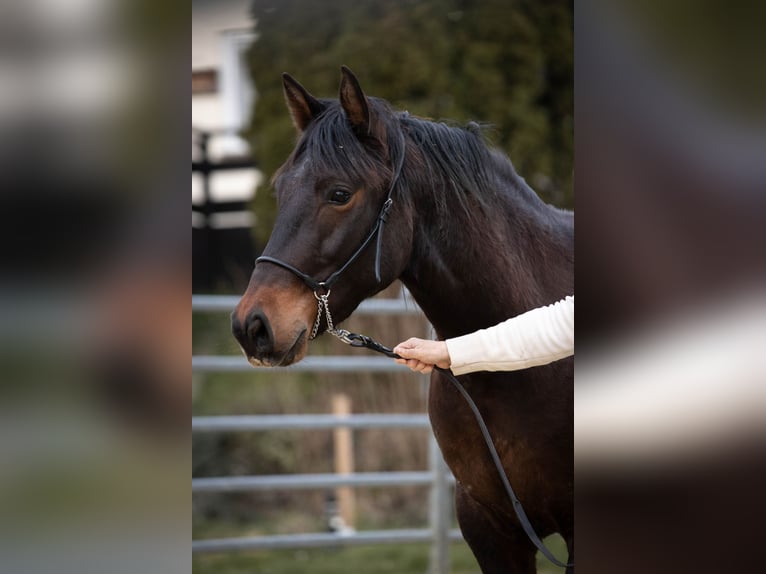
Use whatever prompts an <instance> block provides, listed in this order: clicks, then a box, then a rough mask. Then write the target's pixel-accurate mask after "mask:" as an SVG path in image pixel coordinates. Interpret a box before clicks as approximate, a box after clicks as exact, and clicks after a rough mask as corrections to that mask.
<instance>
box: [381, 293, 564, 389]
mask: <svg viewBox="0 0 766 574" xmlns="http://www.w3.org/2000/svg"><path fill="white" fill-rule="evenodd" d="M394 351H395V352H396V353H397V354H399V355H400V356H402V357H403V359H400V360H398V361H397V362H399V363H400V364H406V365H407V366H408V367H409V368H410V369H412V370H414V371H419V372H422V373H428V372H430V371H431V369H432V367H433V365H437V366H439V367H442V368H447V367H451V368H452V371H453V372H454V373H455V374H456V375H462V374H465V373H471V372H474V371H515V370H519V369H526V368H528V367H535V366H538V365H545V364H547V363H551V362H553V361H556V360H558V359H562V358H564V357H568V356H569V355H572V354H574V295H572V296H569V297H566V298H564V299H562V300H561V301H559V302H558V303H554V304H552V305H548V306H546V307H539V308H537V309H532V310H531V311H527V312H526V313H523V314H521V315H518V316H517V317H513V318H511V319H508V320H507V321H504V322H502V323H500V324H498V325H495V326H494V327H490V328H488V329H482V330H480V331H476V332H474V333H471V334H469V335H464V336H462V337H456V338H454V339H447V340H446V341H425V340H423V339H409V340H407V341H405V342H404V343H400V344H399V345H397V346H396V347H395V348H394Z"/></svg>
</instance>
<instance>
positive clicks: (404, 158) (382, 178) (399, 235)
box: [232, 68, 574, 574]
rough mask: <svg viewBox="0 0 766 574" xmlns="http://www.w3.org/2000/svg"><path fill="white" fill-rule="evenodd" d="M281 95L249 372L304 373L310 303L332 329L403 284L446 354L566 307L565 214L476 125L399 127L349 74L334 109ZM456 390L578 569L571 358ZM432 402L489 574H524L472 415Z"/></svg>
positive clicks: (242, 311)
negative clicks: (529, 314) (283, 138)
mask: <svg viewBox="0 0 766 574" xmlns="http://www.w3.org/2000/svg"><path fill="white" fill-rule="evenodd" d="M283 81H284V93H285V99H286V101H287V106H288V109H289V111H290V114H291V115H292V118H293V123H294V124H295V126H296V128H297V129H298V132H299V134H300V138H299V141H298V144H297V146H296V148H295V150H294V151H293V153H292V155H291V156H290V157H289V158H288V159H287V161H286V163H285V164H284V165H283V166H282V167H281V168H280V170H279V171H278V172H277V174H276V175H275V178H274V186H275V189H276V192H277V201H278V208H279V212H278V216H277V220H276V224H275V227H274V231H273V233H272V235H271V238H270V240H269V242H268V244H267V246H266V248H265V250H264V254H263V257H262V258H260V260H259V262H258V264H257V265H256V268H255V270H254V271H253V275H252V277H251V279H250V284H249V286H248V288H247V291H246V292H245V294H244V296H243V297H242V300H241V301H240V303H239V305H238V306H237V308H236V309H235V310H234V312H233V313H232V330H233V333H234V335H235V336H236V338H237V340H238V341H239V343H240V345H241V347H242V349H243V351H244V353H245V355H246V356H247V358H248V360H249V361H250V362H251V363H252V364H253V365H259V366H260V365H266V366H277V365H289V364H291V363H294V362H296V361H299V360H300V359H302V358H303V357H304V355H305V354H306V348H307V345H308V341H309V339H310V337H311V336H312V331H315V332H314V334H315V335H316V334H318V333H321V332H323V331H324V330H325V329H327V328H328V325H327V317H326V315H325V314H324V313H321V312H320V311H318V305H317V301H318V300H321V299H322V298H324V301H325V302H326V303H327V305H328V307H329V309H330V310H331V312H332V318H333V319H334V321H335V322H336V323H337V322H340V321H342V320H343V319H345V318H346V317H348V316H349V315H350V314H351V313H352V312H353V311H354V309H355V308H356V307H357V305H359V303H360V302H361V301H362V300H364V299H365V298H367V297H370V296H372V295H374V294H375V293H377V292H379V291H380V290H382V289H383V288H385V287H386V286H388V285H390V284H391V283H392V282H393V281H395V280H396V279H397V278H399V279H401V280H402V282H403V283H404V284H405V285H406V286H407V287H408V289H409V290H410V292H411V293H412V295H413V296H414V297H415V299H416V300H417V302H418V304H419V305H420V306H421V308H422V309H423V311H424V312H425V314H426V316H427V317H428V319H429V320H430V321H431V323H432V324H433V326H434V328H435V330H436V333H437V335H438V337H439V338H440V339H444V338H450V337H455V336H458V335H462V334H465V333H469V332H471V331H474V330H476V329H481V328H484V327H488V326H491V325H494V324H496V323H498V322H500V321H502V320H504V319H507V318H508V317H511V316H514V315H517V314H519V313H522V312H524V311H527V310H529V309H532V308H534V307H538V306H541V305H546V304H550V303H553V302H555V301H557V300H559V299H561V298H562V297H564V296H565V295H568V294H572V293H573V292H574V283H573V267H574V245H573V243H574V217H573V214H572V213H571V212H566V211H562V210H559V209H557V208H554V207H551V206H549V205H546V204H545V203H544V202H543V201H542V200H540V198H539V197H538V196H537V195H536V194H535V193H534V191H532V190H531V189H530V188H529V186H527V184H526V183H525V181H524V180H523V179H522V178H521V177H520V176H519V175H517V174H516V172H515V171H514V169H513V167H512V165H511V162H510V161H509V160H508V159H507V158H506V157H505V156H504V155H503V154H501V153H500V152H499V151H497V150H493V149H490V148H489V147H487V145H486V144H485V142H484V140H483V138H482V137H481V134H480V133H479V129H478V126H476V125H475V124H469V126H468V127H467V128H465V129H463V128H457V127H450V126H447V125H445V124H442V123H435V122H431V121H427V120H424V119H419V118H415V117H412V116H410V115H409V114H407V113H406V112H395V111H393V110H392V109H391V108H390V107H389V105H388V104H387V103H386V102H385V101H383V100H380V99H377V98H372V97H367V96H365V94H364V93H363V91H362V89H361V87H360V85H359V82H358V81H357V79H356V78H355V77H354V75H353V74H352V73H351V72H350V71H349V70H348V69H347V68H343V71H342V78H341V84H340V96H339V99H338V100H327V99H317V98H315V97H313V96H312V95H310V94H309V93H308V92H307V91H306V90H305V89H304V88H303V87H302V86H301V85H300V84H298V83H297V82H296V81H295V80H294V79H292V78H291V77H290V76H288V75H286V74H285V75H284V77H283ZM387 199H390V200H391V201H387ZM384 222H385V225H383V223H384ZM307 285H308V286H309V287H308V288H307ZM312 291H313V292H312ZM320 308H321V305H320ZM460 381H461V382H462V383H463V385H464V386H465V388H466V389H467V391H468V392H469V393H470V395H471V396H472V397H473V399H474V401H475V402H476V403H477V405H478V407H479V409H480V410H481V412H482V414H483V416H484V418H485V421H486V423H487V425H488V427H489V429H490V432H491V434H492V436H493V438H494V442H495V445H496V447H497V450H498V452H499V454H500V458H501V460H502V463H503V466H504V468H505V470H506V473H507V475H508V477H509V479H510V481H511V483H512V485H513V487H514V489H515V490H516V492H517V494H518V496H519V498H520V500H521V502H522V504H523V506H524V509H525V511H526V513H527V515H528V516H529V518H530V520H531V522H532V524H533V525H534V528H535V530H536V531H537V533H538V534H539V535H540V536H546V535H548V534H551V533H554V532H558V533H560V534H561V535H562V536H563V538H564V539H565V540H566V543H567V547H568V550H569V559H570V562H571V561H572V559H573V556H574V530H573V505H572V490H573V479H572V476H573V438H572V432H573V431H572V424H573V388H572V383H573V360H572V359H571V358H570V359H565V360H561V361H557V362H555V363H552V364H550V365H547V366H542V367H535V368H532V369H527V370H524V371H517V372H512V373H489V372H481V373H475V374H470V375H464V376H461V377H460ZM428 402H429V405H428V410H429V415H430V418H431V423H432V425H433V431H434V434H435V435H436V438H437V441H438V443H439V446H440V447H441V450H442V453H443V455H444V458H445V460H446V462H447V464H448V465H449V467H450V469H451V470H452V472H453V473H454V475H455V477H456V478H457V487H456V507H457V515H458V519H459V522H460V527H461V530H462V532H463V535H464V536H465V538H466V540H467V541H468V544H469V545H470V547H471V550H472V551H473V553H474V554H475V556H476V558H477V560H478V562H479V565H480V566H481V569H482V572H484V573H485V574H490V573H498V574H499V573H503V574H506V573H509V572H511V573H516V572H524V573H526V572H534V571H535V552H536V549H535V547H534V546H533V545H532V543H531V542H530V540H529V539H528V538H527V536H526V535H525V533H524V532H523V531H522V529H521V527H520V525H519V522H518V519H517V518H516V515H515V514H514V511H513V509H512V507H511V502H510V500H509V498H508V496H507V494H506V492H505V490H504V489H503V485H502V482H501V480H500V478H499V477H498V475H497V470H496V469H495V467H494V466H493V464H492V461H491V459H490V457H489V454H488V451H487V447H486V445H485V444H484V442H483V439H482V436H481V434H480V431H479V428H478V427H477V425H476V421H475V420H474V419H473V416H472V413H471V412H470V410H469V408H468V406H467V404H466V403H465V402H464V400H463V398H462V397H461V396H460V395H459V394H458V392H457V390H455V389H454V388H453V387H452V386H451V385H450V384H447V382H446V381H445V380H443V379H442V376H441V375H440V374H439V373H437V372H434V373H433V375H432V377H431V384H430V390H429V399H428Z"/></svg>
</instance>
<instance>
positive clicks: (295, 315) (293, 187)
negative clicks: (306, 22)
mask: <svg viewBox="0 0 766 574" xmlns="http://www.w3.org/2000/svg"><path fill="white" fill-rule="evenodd" d="M283 87H284V96H285V101H286V103H287V107H288V110H289V112H290V115H291V116H292V120H293V124H294V125H295V127H296V129H297V131H298V134H299V138H298V143H297V145H296V147H295V149H294V150H293V152H292V154H291V155H290V157H289V158H288V159H287V161H286V162H285V164H284V165H283V166H282V167H281V168H280V169H279V170H278V171H277V173H276V174H275V176H274V178H273V185H274V189H275V191H276V197H277V208H278V211H277V218H276V222H275V224H274V229H273V231H272V234H271V237H270V238H269V241H268V243H267V245H266V248H265V249H264V251H263V255H262V256H261V257H260V258H259V259H258V260H257V261H256V266H255V269H254V271H253V274H252V276H251V278H250V283H249V285H248V287H247V290H246V292H245V294H244V295H243V297H242V299H241V300H240V302H239V304H238V305H237V307H236V309H235V310H234V312H233V313H232V332H233V333H234V336H235V337H236V338H237V341H238V342H239V344H240V346H241V347H242V350H243V351H244V353H245V356H246V357H247V358H248V360H249V361H250V363H251V364H253V365H254V366H283V365H289V364H292V363H294V362H296V361H299V360H300V359H302V358H303V357H304V356H305V354H306V349H307V345H308V341H309V338H310V337H311V336H312V331H316V332H315V333H314V335H316V334H318V333H319V332H322V330H323V329H326V328H327V320H326V319H327V318H326V317H320V316H318V313H319V307H318V300H319V298H320V297H321V296H324V295H326V296H327V299H326V301H327V303H328V305H329V308H330V309H331V312H332V318H333V320H334V321H335V322H339V321H342V320H343V319H345V318H346V317H348V316H349V315H350V314H351V313H352V312H353V310H354V309H355V308H356V307H357V305H359V303H360V302H361V301H363V300H364V299H365V298H367V297H369V296H371V295H373V294H375V293H377V292H378V291H380V290H381V289H383V288H385V287H386V286H388V285H389V284H391V283H392V282H393V281H394V280H395V279H396V278H397V277H398V276H399V275H400V274H401V272H402V270H403V269H404V268H405V266H406V265H407V261H408V260H409V254H410V251H411V242H412V241H411V239H412V233H413V223H412V216H411V214H409V216H408V210H407V202H406V200H405V199H403V198H402V196H401V195H400V194H397V193H395V191H396V188H397V187H398V184H399V183H401V182H400V181H399V180H400V178H399V175H400V174H401V167H402V163H403V159H404V147H405V143H404V136H403V132H402V130H401V127H400V126H399V124H398V121H397V119H396V118H397V115H396V114H395V113H394V112H392V111H391V110H390V108H389V107H388V105H387V104H386V103H385V102H384V101H383V100H379V99H377V98H369V97H367V96H365V94H364V92H363V91H362V89H361V87H360V85H359V82H358V80H357V79H356V77H355V76H354V75H353V74H352V73H351V71H350V70H349V69H348V68H345V67H343V68H342V77H341V82H340V90H339V98H338V100H327V99H317V98H315V97H314V96H312V95H311V94H310V93H309V92H308V91H306V89H305V88H304V87H303V86H301V85H300V84H299V83H298V82H297V81H295V80H294V79H293V78H292V77H290V76H289V75H288V74H284V75H283ZM389 200H392V201H389ZM386 221H387V223H386ZM384 224H385V225H384ZM315 324H316V327H317V328H316V329H315V327H314V325H315Z"/></svg>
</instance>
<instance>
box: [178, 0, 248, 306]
mask: <svg viewBox="0 0 766 574" xmlns="http://www.w3.org/2000/svg"><path fill="white" fill-rule="evenodd" d="M249 7H250V0H193V1H192V242H193V264H194V267H193V287H192V288H193V291H196V292H202V291H211V290H216V291H222V290H223V291H227V290H234V291H238V290H240V289H241V288H243V283H245V282H246V280H247V277H248V276H249V274H250V272H251V271H252V264H253V260H254V258H255V247H254V245H253V239H252V237H253V233H252V232H253V226H254V225H255V217H254V214H253V213H252V212H251V211H250V209H249V204H250V202H251V201H252V199H253V197H254V195H255V190H256V188H257V187H258V184H259V183H260V181H261V179H262V174H261V173H260V172H259V171H258V170H257V168H256V162H255V160H254V158H253V157H252V154H251V150H250V146H249V145H248V143H247V142H246V141H245V140H244V139H243V138H241V137H240V136H239V133H240V130H241V129H242V128H243V127H245V126H247V125H248V123H249V121H250V116H251V114H252V111H253V108H254V104H255V97H256V91H255V86H254V85H253V83H252V81H251V79H250V76H249V73H248V67H247V61H246V55H247V50H248V48H249V47H250V45H251V43H252V42H254V41H255V39H256V33H255V31H254V21H253V20H252V18H251V17H250V13H249Z"/></svg>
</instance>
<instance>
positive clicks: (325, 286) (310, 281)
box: [255, 133, 405, 344]
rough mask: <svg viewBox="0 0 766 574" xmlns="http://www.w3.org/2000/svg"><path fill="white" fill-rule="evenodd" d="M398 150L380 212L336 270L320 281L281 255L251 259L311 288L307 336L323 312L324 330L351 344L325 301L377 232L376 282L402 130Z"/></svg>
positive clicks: (400, 163)
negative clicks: (312, 309)
mask: <svg viewBox="0 0 766 574" xmlns="http://www.w3.org/2000/svg"><path fill="white" fill-rule="evenodd" d="M399 147H400V150H399V157H398V158H397V159H396V163H395V166H394V172H393V177H392V179H391V185H390V186H389V188H388V193H387V194H386V200H385V201H384V202H383V206H382V207H381V208H380V212H379V213H378V217H377V218H376V220H375V223H374V224H373V226H372V229H371V230H370V232H369V233H368V234H367V237H366V238H365V239H364V241H362V244H361V245H360V246H359V247H358V248H357V250H356V251H354V253H352V254H351V257H349V258H348V259H347V260H346V262H345V263H344V264H343V265H342V266H341V267H340V269H338V270H337V271H335V272H333V273H332V274H331V275H330V276H329V277H327V279H325V280H324V281H317V280H316V279H315V278H313V277H312V276H311V275H308V274H306V273H304V272H303V271H301V270H300V269H298V268H297V267H295V266H293V265H290V264H289V263H287V262H285V261H282V260H281V259H277V258H276V257H269V256H268V255H261V256H260V257H258V258H257V259H256V260H255V264H256V265H257V264H258V263H261V262H264V263H273V264H274V265H278V266H279V267H282V268H284V269H287V270H288V271H290V272H291V273H292V274H293V275H296V276H297V277H298V278H299V279H300V280H301V281H303V282H304V283H305V284H306V286H307V287H308V288H309V289H311V290H312V291H313V292H314V297H316V300H317V305H318V310H317V317H316V320H315V321H314V327H313V328H312V330H311V335H310V337H309V339H314V338H315V337H316V336H317V333H318V332H319V324H320V322H321V320H322V313H324V314H325V315H326V317H327V331H328V332H330V333H332V334H333V335H335V336H336V337H338V338H339V339H341V340H342V341H343V342H344V343H348V344H353V343H352V340H350V339H349V335H350V334H351V333H349V332H348V331H345V330H344V329H335V326H334V325H333V322H332V315H330V304H329V301H328V298H329V296H330V289H331V288H332V286H333V285H334V284H335V282H336V281H337V280H338V279H339V278H340V276H341V274H342V273H343V272H344V271H345V270H346V269H348V268H349V267H350V266H351V264H352V263H353V262H354V261H356V260H357V259H358V258H359V256H360V255H361V254H362V252H363V251H364V250H365V249H366V248H367V246H368V245H369V244H370V243H371V242H372V240H373V239H374V238H375V236H376V235H377V241H376V242H375V281H376V282H378V283H380V251H381V241H382V238H383V226H384V225H385V223H386V219H387V218H388V210H389V209H391V205H393V203H394V199H393V194H394V188H395V187H396V184H397V183H398V181H399V176H400V175H401V172H402V166H403V165H404V147H405V141H404V133H401V134H400V146H399Z"/></svg>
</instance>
